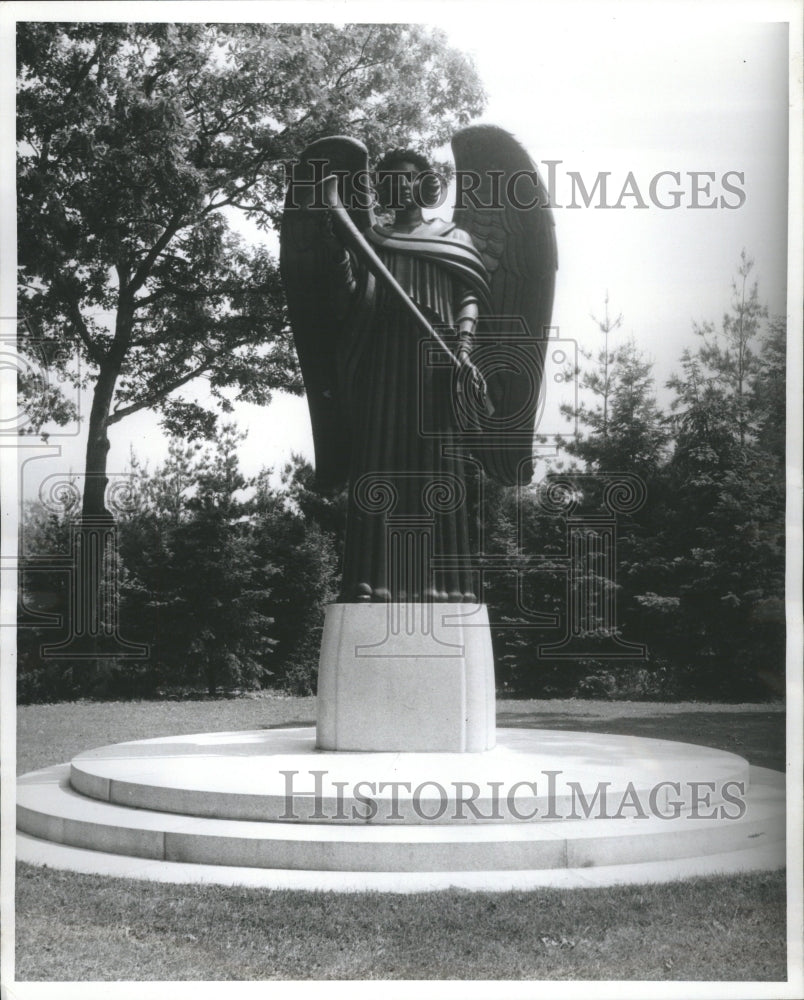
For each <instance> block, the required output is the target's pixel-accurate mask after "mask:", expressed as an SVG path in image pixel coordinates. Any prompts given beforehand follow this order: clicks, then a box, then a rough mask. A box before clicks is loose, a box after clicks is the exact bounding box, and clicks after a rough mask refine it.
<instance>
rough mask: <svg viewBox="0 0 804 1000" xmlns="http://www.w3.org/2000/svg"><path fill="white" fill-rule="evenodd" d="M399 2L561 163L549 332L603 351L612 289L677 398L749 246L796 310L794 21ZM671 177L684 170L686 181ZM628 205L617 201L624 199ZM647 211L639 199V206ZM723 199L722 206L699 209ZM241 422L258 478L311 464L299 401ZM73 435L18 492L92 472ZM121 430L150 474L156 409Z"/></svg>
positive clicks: (769, 286) (537, 152)
mask: <svg viewBox="0 0 804 1000" xmlns="http://www.w3.org/2000/svg"><path fill="white" fill-rule="evenodd" d="M18 6H21V7H28V8H31V9H33V8H34V6H35V5H24V4H23V5H18ZM49 6H50V7H51V8H53V7H61V6H65V7H67V6H73V7H75V9H76V10H80V13H79V14H77V15H75V16H84V17H97V10H98V9H99V8H105V9H107V10H108V9H109V7H110V5H103V4H101V5H92V6H91V7H90V6H88V5H86V4H84V5H59V4H55V5H49ZM114 7H115V15H114V16H117V17H122V16H125V15H123V14H122V13H118V11H122V10H123V9H124V8H126V7H127V5H126V4H117V5H114ZM157 7H158V8H159V10H158V14H157V13H156V11H157ZM157 7H153V6H150V7H149V5H148V4H147V3H145V4H140V5H138V6H137V8H136V9H137V10H138V12H139V14H138V16H139V17H141V18H143V19H145V17H146V16H147V14H148V11H149V10H150V11H152V12H154V13H152V14H151V15H150V16H152V17H155V16H158V17H159V19H168V18H169V17H177V18H180V17H182V16H185V17H186V16H188V15H187V13H186V12H187V11H188V10H189V9H190V5H181V6H178V7H177V6H176V5H174V4H161V5H157ZM203 7H204V5H203V4H193V5H192V9H193V11H194V14H193V15H192V16H194V17H195V16H199V17H200V16H205V13H204V11H201V9H200V8H203ZM40 9H41V8H40ZM218 9H219V10H220V8H218ZM225 9H226V15H225V16H226V18H227V19H230V20H232V19H234V20H238V19H242V20H250V19H257V18H264V17H266V12H267V11H268V10H269V9H270V10H271V11H277V12H279V11H282V12H284V11H287V10H288V8H287V7H286V6H285V5H283V4H273V5H266V4H259V5H250V4H236V5H227V7H226V8H225ZM377 9H378V8H376V7H374V8H371V11H373V12H374V13H373V14H371V13H370V12H369V8H366V7H364V6H362V5H358V4H348V3H347V4H339V5H337V6H333V5H329V6H323V7H322V6H319V5H317V4H314V3H311V4H306V5H304V7H299V6H298V5H297V6H296V7H295V8H293V9H292V11H291V14H292V13H293V11H300V12H301V13H300V14H296V15H295V16H287V15H285V14H282V15H281V16H280V14H277V15H275V16H276V19H300V17H301V14H303V15H304V19H305V20H316V19H317V18H316V11H320V12H321V14H320V16H319V18H318V19H329V17H332V18H333V19H335V17H334V16H333V14H334V12H335V11H337V12H338V16H337V19H338V20H341V19H343V20H347V18H345V17H344V14H343V12H344V11H347V12H348V13H349V14H350V16H349V18H348V20H353V21H361V20H363V21H365V20H375V19H377V13H376V12H377ZM782 9H783V10H784V9H786V10H787V11H788V12H789V9H790V8H789V6H788V7H786V8H782ZM205 10H208V8H205ZM403 10H404V13H405V14H406V17H405V19H406V20H408V19H409V20H424V21H425V22H426V23H430V24H433V25H437V26H439V27H442V28H443V29H444V30H445V31H446V33H447V36H448V39H449V42H450V44H452V45H454V46H455V47H457V48H459V49H461V50H463V51H465V52H468V53H470V54H471V55H472V56H473V58H474V59H475V62H476V64H477V67H478V70H479V74H480V78H481V80H482V82H483V84H484V87H485V89H486V91H487V94H488V105H487V109H486V112H485V114H484V116H483V118H482V120H483V121H486V122H491V123H494V124H497V125H500V126H502V127H504V128H506V129H508V130H509V131H511V132H512V133H514V134H515V135H516V136H517V138H518V139H519V140H520V142H521V143H522V144H523V145H524V146H525V148H526V149H527V150H528V151H529V153H530V155H531V158H532V159H533V160H534V161H535V163H536V165H537V167H538V168H539V170H540V172H541V173H542V175H543V176H544V175H545V174H546V171H547V161H556V162H555V168H554V169H555V195H556V198H555V201H556V208H555V213H554V214H555V220H556V234H557V241H558V250H559V272H558V278H557V286H556V299H555V307H554V313H553V324H554V326H555V327H556V328H557V329H556V333H555V335H556V336H557V337H558V338H560V339H561V340H562V341H563V342H564V346H566V347H567V350H568V352H569V355H570V356H572V352H573V351H575V350H576V348H577V347H579V348H582V349H586V350H596V349H597V348H598V347H599V346H600V341H601V339H602V338H601V335H600V332H599V330H598V328H597V326H596V324H595V322H594V320H593V319H592V316H593V315H594V316H596V317H601V316H602V315H603V310H604V300H605V297H606V295H607V294H608V297H609V301H610V306H609V309H610V313H611V315H612V316H615V315H617V314H619V313H622V316H623V321H622V325H621V327H620V328H619V330H618V332H617V333H616V334H615V337H614V341H613V343H614V344H615V345H616V344H617V343H620V342H623V341H624V340H626V339H628V338H630V337H633V338H634V340H635V341H636V344H637V346H638V347H639V348H640V350H641V351H643V353H644V354H645V355H646V356H647V358H648V359H649V360H651V361H653V362H654V364H655V369H654V373H655V376H656V382H657V387H658V389H659V395H660V400H666V399H667V398H668V394H667V391H666V390H665V389H664V388H663V385H664V382H665V381H666V380H667V378H668V377H669V376H670V374H671V373H672V372H673V371H674V370H675V369H677V368H678V359H679V357H680V354H681V351H682V350H683V348H684V347H686V346H694V344H695V339H696V338H695V336H694V334H693V323H694V322H701V321H705V320H712V321H715V322H719V321H720V319H721V317H722V314H723V313H724V312H725V311H726V310H727V309H728V306H729V301H730V296H731V289H730V284H731V281H732V279H733V277H734V275H735V272H736V268H737V266H738V264H739V258H740V252H741V250H742V249H743V248H745V249H746V251H747V252H748V253H749V255H750V256H752V257H753V258H755V261H756V266H755V276H756V278H757V280H758V282H759V291H760V298H761V300H762V301H764V302H766V303H767V305H768V308H769V310H770V312H771V314H774V315H776V314H784V313H785V311H786V276H787V211H788V206H787V187H788V147H787V128H788V65H789V60H788V36H787V32H788V27H787V25H786V24H783V23H772V22H770V21H762V20H754V21H752V20H744V19H742V17H741V12H742V13H743V14H744V13H745V9H744V8H741V7H740V6H739V5H736V6H735V5H731V6H730V7H728V8H725V7H720V6H718V5H715V4H712V3H708V2H703V3H698V4H692V3H683V2H682V3H680V4H679V3H677V4H675V5H674V6H673V7H666V6H664V5H659V4H652V3H647V4H643V5H641V6H640V7H639V8H637V7H636V6H634V5H632V4H629V3H621V4H614V5H611V4H603V5H598V6H596V7H594V8H592V7H588V6H585V5H583V6H579V5H577V4H569V5H566V4H565V5H563V6H560V7H559V6H558V5H555V4H552V3H550V4H531V5H528V6H525V5H521V4H513V3H506V2H498V3H495V4H489V3H483V4H472V3H461V4H458V3H456V2H446V3H431V4H429V5H428V6H427V7H421V6H419V5H417V4H408V5H405V6H404V8H403V7H402V6H400V5H398V6H397V7H396V8H394V19H396V20H402V19H403V18H402V16H401V12H402V11H403ZM777 10H778V8H776V7H775V6H774V5H773V4H767V5H765V7H764V8H761V9H760V8H757V7H753V8H750V9H749V11H750V13H751V16H756V17H763V18H771V17H773V16H774V12H775V11H777ZM169 11H171V13H168V12H169ZM235 11H237V12H238V14H239V12H240V11H242V16H238V14H235V13H234V12H235ZM87 12H90V13H87ZM327 12H329V13H327ZM408 12H410V13H409V14H408ZM766 12H767V13H766ZM48 16H52V15H48ZM60 16H61V17H63V16H64V14H63V13H62V14H61V15H60ZM389 16H390V15H386V18H387V17H389ZM693 29H694V30H693ZM663 172H674V173H677V174H678V175H679V181H680V183H678V184H676V183H675V180H674V178H672V177H670V176H668V175H667V174H664V173H663ZM603 173H605V174H606V175H607V176H606V183H607V199H606V202H605V204H604V205H602V206H601V199H600V197H599V188H598V191H597V193H596V194H595V196H594V197H593V200H592V202H591V204H590V206H589V207H586V206H585V205H583V201H582V198H581V196H580V194H579V193H578V192H577V190H576V192H575V198H574V202H575V207H570V206H571V205H572V203H573V180H572V177H573V175H574V176H576V177H579V178H580V179H581V180H582V181H583V184H584V186H585V187H586V189H587V190H590V191H591V190H592V189H593V187H594V184H595V181H596V179H597V178H598V177H599V175H601V174H603ZM660 174H661V175H662V176H660V177H658V180H656V181H654V178H657V175H660ZM708 175H714V176H713V177H712V176H708ZM696 176H697V178H698V179H697V180H696ZM652 182H654V196H655V200H656V201H660V202H662V203H663V204H665V205H672V203H673V198H672V195H671V192H672V191H674V190H677V191H679V192H680V194H679V195H678V196H677V197H676V200H677V201H678V202H679V204H678V207H674V208H673V207H671V208H662V207H659V206H658V205H656V204H654V202H653V200H652V198H651V183H652ZM575 183H576V184H577V181H576V182H575ZM624 185H625V186H626V194H625V196H623V197H622V198H620V193H621V191H622V189H623V186H624ZM696 187H697V189H698V191H697V193H696ZM618 200H619V204H620V205H621V206H622V207H620V208H615V207H611V206H613V205H614V204H615V203H618ZM640 201H641V202H642V204H643V205H644V207H636V206H637V204H638V203H639V202H640ZM710 203H714V207H711V208H709V207H695V206H696V204H697V205H699V206H704V205H708V204H710ZM606 205H608V206H609V207H606ZM729 206H733V207H729ZM445 207H446V206H445ZM442 214H444V210H443V209H442ZM241 229H242V231H243V232H244V234H246V235H247V236H248V237H249V238H260V239H264V238H265V237H264V236H259V234H257V233H256V231H255V230H251V229H249V227H248V226H245V225H241ZM547 381H548V384H550V379H549V372H548V380H547ZM199 391H200V392H202V393H203V385H201V386H200V387H199ZM559 402H560V399H559V397H558V396H555V395H554V396H553V397H552V398H551V396H549V395H548V397H547V405H546V407H545V418H544V423H543V424H542V426H541V427H540V430H541V431H542V432H544V433H551V432H553V431H556V430H566V427H567V425H566V424H565V423H564V422H563V420H561V419H560V418H559V416H558V403H559ZM236 419H237V422H238V425H239V426H240V427H241V428H242V429H245V430H247V431H248V437H247V439H246V441H245V443H244V444H243V446H242V450H241V460H242V465H243V470H244V472H245V473H246V474H249V475H250V474H254V473H256V472H257V471H258V470H259V469H260V468H261V467H263V466H273V467H275V468H279V467H281V466H282V464H283V463H284V462H285V461H287V460H288V459H289V457H290V454H291V452H293V451H298V452H301V453H303V454H305V455H306V456H307V457H310V458H312V438H311V434H310V426H309V418H308V415H307V408H306V402H305V401H304V400H303V399H299V398H290V397H282V396H279V397H277V399H276V401H275V402H274V403H273V404H272V405H271V406H270V407H268V408H267V409H266V408H258V407H255V406H239V407H238V408H237V412H236ZM70 430H71V432H72V433H70V434H68V435H67V436H64V437H58V438H57V437H55V436H54V437H53V438H51V444H53V445H57V446H58V447H59V448H60V454H59V455H57V456H54V458H53V459H52V460H49V459H39V460H37V462H36V472H35V474H34V476H33V478H32V479H31V481H30V483H26V484H25V485H24V487H23V492H24V493H25V494H26V495H29V494H30V490H31V488H32V486H33V483H34V481H36V482H40V481H41V480H42V478H43V477H44V476H45V475H46V474H48V473H49V472H50V469H51V468H52V469H53V470H54V471H67V470H68V469H72V470H73V471H76V472H78V471H80V469H81V468H82V464H83V450H84V440H85V439H84V435H85V424H84V425H81V426H80V427H78V428H72V429H70ZM110 438H111V445H112V447H111V451H110V456H109V469H110V471H115V470H117V471H121V472H122V471H123V469H124V468H125V465H126V462H127V459H128V455H129V450H130V448H131V447H133V448H134V450H135V451H136V452H137V454H138V456H139V457H141V458H143V459H147V460H149V461H150V462H151V465H153V464H154V463H155V462H158V461H160V460H161V459H162V458H163V457H164V455H165V452H166V441H165V439H164V436H163V435H162V433H161V431H160V430H159V428H158V422H157V419H156V417H155V416H154V415H153V414H149V413H141V414H136V415H134V416H133V417H130V418H127V419H126V420H125V421H122V422H121V423H120V424H117V425H115V426H114V427H112V428H111V430H110Z"/></svg>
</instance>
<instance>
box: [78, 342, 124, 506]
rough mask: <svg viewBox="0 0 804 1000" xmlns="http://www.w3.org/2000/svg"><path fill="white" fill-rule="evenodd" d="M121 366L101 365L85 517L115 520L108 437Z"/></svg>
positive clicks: (92, 423) (89, 442) (89, 437)
mask: <svg viewBox="0 0 804 1000" xmlns="http://www.w3.org/2000/svg"><path fill="white" fill-rule="evenodd" d="M119 370H120V369H119V367H118V366H117V365H115V364H114V363H112V362H110V361H108V360H107V361H104V362H103V364H101V368H100V372H99V374H98V381H97V382H96V384H95V392H94V394H93V397H92V409H91V410H90V414H89V433H88V435H87V453H86V466H85V470H84V471H85V476H84V500H83V506H82V514H83V516H84V517H85V518H104V519H108V520H111V519H112V514H111V512H110V511H109V510H108V509H107V507H106V503H105V499H104V497H105V494H106V485H107V483H108V482H109V480H108V478H107V476H106V460H107V457H108V454H109V437H108V434H107V428H108V423H107V421H108V417H109V411H110V409H111V406H112V397H113V395H114V387H115V383H116V382H117V376H118V374H119Z"/></svg>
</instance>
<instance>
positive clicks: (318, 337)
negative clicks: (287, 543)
mask: <svg viewBox="0 0 804 1000" xmlns="http://www.w3.org/2000/svg"><path fill="white" fill-rule="evenodd" d="M334 171H341V172H342V173H340V174H339V175H338V188H339V194H340V197H341V201H342V203H343V204H344V205H346V206H349V207H350V208H349V210H350V215H351V216H352V219H353V221H354V222H355V224H356V225H357V227H358V228H359V229H360V230H364V229H366V228H368V227H369V226H370V225H373V223H374V217H373V213H372V210H371V208H370V204H369V203H368V200H367V197H366V192H364V191H363V189H362V187H361V186H360V185H361V184H366V183H367V181H368V176H369V174H368V153H367V150H366V147H365V146H364V145H363V144H362V143H360V142H356V141H355V140H354V139H348V138H346V137H344V136H333V137H329V138H325V139H319V140H317V141H316V142H313V143H311V144H310V145H309V146H308V147H307V148H306V149H305V150H304V152H303V153H302V154H301V157H300V160H299V163H298V164H296V165H295V166H294V168H293V173H292V177H291V181H290V184H289V185H288V190H287V193H286V196H285V206H284V210H283V213H282V224H281V228H280V237H279V265H280V273H281V276H282V283H283V285H284V289H285V297H286V299H287V305H288V313H289V316H290V325H291V328H292V330H293V339H294V342H295V345H296V351H297V353H298V356H299V364H300V365H301V370H302V376H303V378H304V387H305V390H306V393H307V403H308V406H309V409H310V420H311V423H312V427H313V443H314V446H315V466H316V480H317V482H318V484H319V485H320V486H322V487H326V488H333V487H337V486H340V485H342V484H343V483H344V482H345V481H346V478H347V474H348V471H349V433H348V420H347V413H346V406H347V401H346V397H345V392H344V386H343V384H342V383H343V378H342V375H341V367H342V366H341V357H340V355H341V353H342V351H340V350H339V345H340V344H342V342H343V318H342V317H343V301H342V295H343V289H342V288H341V287H339V286H338V283H337V280H336V275H334V273H333V238H332V237H331V236H330V237H329V238H328V237H327V233H326V229H325V227H324V225H323V223H324V208H323V202H322V200H321V191H320V187H319V188H318V189H317V188H316V187H315V183H317V182H319V181H320V180H321V179H323V178H324V177H326V176H327V175H328V174H330V173H332V172H334ZM314 182H315V183H314ZM358 196H359V197H358ZM361 206H362V207H361Z"/></svg>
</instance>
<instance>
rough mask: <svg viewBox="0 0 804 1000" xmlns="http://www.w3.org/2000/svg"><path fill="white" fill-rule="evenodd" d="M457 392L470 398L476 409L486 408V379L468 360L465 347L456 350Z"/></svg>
mask: <svg viewBox="0 0 804 1000" xmlns="http://www.w3.org/2000/svg"><path fill="white" fill-rule="evenodd" d="M457 357H458V365H459V368H458V393H459V395H461V396H463V395H467V396H470V397H471V399H472V404H473V406H474V407H475V408H476V409H477V410H485V409H486V400H487V398H488V386H487V385H486V380H485V379H484V378H483V376H482V375H481V373H480V369H479V368H478V367H477V366H476V365H473V364H472V362H471V361H470V360H469V352H468V351H467V350H465V349H461V350H460V351H458V355H457Z"/></svg>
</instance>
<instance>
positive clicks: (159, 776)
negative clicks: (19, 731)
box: [18, 729, 785, 891]
mask: <svg viewBox="0 0 804 1000" xmlns="http://www.w3.org/2000/svg"><path fill="white" fill-rule="evenodd" d="M282 771H285V772H286V773H290V772H294V771H295V772H297V773H296V774H295V775H293V779H294V780H298V779H300V778H303V779H304V780H305V782H306V785H307V790H308V791H310V790H311V788H312V789H313V790H314V787H313V786H314V785H315V781H316V780H317V779H316V778H315V777H313V778H311V777H310V775H311V774H312V773H313V772H314V771H317V772H318V773H319V774H320V775H321V778H320V788H319V791H320V792H321V794H320V795H313V796H310V795H308V796H304V795H303V794H298V795H297V794H296V789H294V793H293V795H292V797H291V799H290V804H291V809H290V810H289V809H288V797H287V795H286V794H285V792H286V791H287V788H286V784H285V782H286V781H287V780H288V779H287V777H286V776H285V775H282V774H281V772H282ZM383 780H384V781H390V782H391V783H392V784H393V786H394V787H393V788H391V789H388V788H385V789H383V790H382V791H380V790H379V787H378V786H379V784H381V783H382V782H383ZM361 781H362V782H363V783H364V787H363V788H362V789H361V790H357V789H356V786H357V783H358V782H361ZM417 781H418V783H419V785H423V784H425V783H428V782H429V786H430V787H429V790H428V792H427V794H425V793H424V792H423V793H422V794H421V795H420V796H419V797H418V799H417V798H416V795H415V790H416V787H417V786H415V785H414V782H417ZM372 782H373V783H375V790H374V793H373V794H369V792H368V789H367V788H366V787H365V786H366V784H370V783H372ZM492 782H496V783H497V784H498V785H499V786H500V787H499V789H498V793H499V794H498V795H497V796H496V798H495V796H494V794H492V792H493V789H492V790H491V791H489V789H488V788H486V787H485V785H484V783H486V784H491V783H492ZM522 782H528V783H529V785H530V783H531V782H533V783H534V786H533V787H529V786H527V787H520V788H518V789H516V790H515V791H514V792H513V793H512V789H514V788H515V786H516V785H517V783H522ZM550 782H552V783H553V784H552V786H550ZM573 782H574V784H575V786H577V787H574V786H573ZM668 782H670V783H676V784H678V786H679V788H678V790H676V789H675V788H668V787H666V784H667V783H668ZM400 783H401V784H410V785H411V788H412V791H411V793H409V794H408V793H406V791H405V789H403V788H400ZM450 783H452V785H456V786H457V787H458V789H459V790H458V791H456V790H455V789H454V788H452V786H451V784H450ZM461 783H463V785H466V784H467V783H474V785H475V786H477V787H478V788H479V789H482V791H479V792H478V794H477V795H476V796H475V797H474V798H472V795H471V791H472V789H470V790H469V791H470V794H469V795H466V794H465V793H466V789H465V787H462V785H461ZM540 785H541V787H540ZM659 786H662V787H661V791H660V792H659V793H657V792H656V788H657V787H659ZM448 787H449V788H450V791H449V792H447V789H448ZM604 787H605V793H606V798H605V803H604V804H605V808H601V803H602V801H603V800H602V796H601V789H603V788H604ZM297 788H298V789H299V790H300V791H303V790H304V789H302V788H301V787H300V786H297ZM442 789H443V790H444V792H445V796H444V795H442V793H441V790H442ZM520 793H522V794H520ZM581 793H582V794H581ZM595 793H596V794H595ZM665 793H666V794H665ZM445 797H446V804H445ZM470 799H471V803H470V802H469V800H470ZM368 803H374V806H375V808H376V811H375V813H374V815H371V816H369V815H368V813H369V812H370V811H371V810H370V807H369V805H368ZM495 803H496V805H497V807H498V811H497V813H496V814H495V815H494V816H493V818H491V819H487V818H485V817H486V813H485V812H484V810H487V809H491V808H493V807H494V805H495ZM501 803H504V805H501ZM470 805H472V806H474V809H475V812H473V811H472V809H471V808H470ZM442 806H444V808H443V810H442ZM280 807H281V810H282V812H283V813H284V814H285V815H284V816H283V815H282V813H280V815H279V816H277V812H278V811H279V810H280ZM352 809H354V810H356V815H355V816H354V817H351V818H348V817H350V815H351V814H350V811H351V810H352ZM303 810H306V811H303ZM456 810H460V811H461V816H460V817H459V818H457V819H456V818H454V817H453V815H452V814H453V813H454V812H455V811H456ZM290 812H295V815H294V816H291V815H290ZM316 813H317V814H318V815H316ZM436 813H438V815H436ZM345 816H346V817H347V819H345V818H344V817H345ZM18 827H19V829H20V831H21V837H20V841H19V845H18V850H19V857H20V858H21V859H23V860H31V861H32V863H35V864H50V865H53V866H54V867H68V868H73V867H76V866H77V867H76V870H90V871H106V872H108V873H109V874H125V875H126V876H127V877H143V878H157V879H159V880H165V881H173V880H175V881H223V882H225V883H227V884H235V883H236V884H248V885H251V884H259V885H271V886H275V887H281V886H288V887H291V886H293V887H300V888H332V889H338V890H348V889H355V890H357V889H360V888H363V889H369V888H377V889H388V890H389V891H419V890H422V889H429V888H446V887H448V886H450V885H461V886H463V887H466V888H526V887H528V886H535V885H537V884H538V885H551V884H552V885H568V886H569V885H581V884H613V883H614V882H626V881H640V880H642V881H660V880H664V879H665V878H666V879H672V878H676V877H686V876H685V874H684V873H687V874H708V873H712V872H715V871H742V870H752V869H753V868H763V869H764V868H774V867H780V866H781V865H783V864H784V833H785V823H784V775H781V774H778V773H776V772H771V771H766V770H763V769H757V768H750V769H749V768H748V765H747V764H746V762H745V761H743V760H742V758H739V757H737V756H735V755H733V754H728V753H722V752H720V751H713V750H708V749H707V748H701V747H692V746H689V745H684V744H677V743H670V742H667V741H657V740H642V739H636V738H627V737H615V736H601V735H597V734H595V735H592V734H583V733H578V734H572V733H559V732H545V731H536V730H501V731H499V733H498V747H497V748H496V749H495V750H493V751H488V752H486V753H483V754H362V753H356V754H344V753H327V752H323V751H316V750H315V748H314V734H313V731H312V730H310V729H296V730H292V729H288V730H268V731H258V732H251V733H224V734H220V733H219V734H200V735H198V736H191V737H177V738H173V739H168V740H147V741H141V742H137V743H130V744H119V745H117V746H115V747H106V748H102V749H100V750H97V751H91V752H89V753H85V754H80V755H79V756H78V757H77V758H75V759H74V761H73V762H72V764H63V765H57V766H56V767H52V768H47V769H45V770H43V771H38V772H34V773H32V774H29V775H25V776H23V777H22V778H20V780H19V784H18ZM114 858H118V859H119V860H117V861H115V860H110V859H114ZM93 864H95V867H92V866H93ZM591 869H595V870H597V871H598V873H599V874H598V875H592V876H590V875H589V872H590V870H591ZM138 873H142V874H138ZM238 873H240V874H238ZM601 879H602V880H603V881H602V882H601V881H600V880H601ZM607 879H608V880H611V882H607V881H606V880H607Z"/></svg>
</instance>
